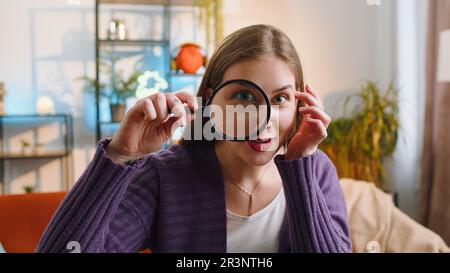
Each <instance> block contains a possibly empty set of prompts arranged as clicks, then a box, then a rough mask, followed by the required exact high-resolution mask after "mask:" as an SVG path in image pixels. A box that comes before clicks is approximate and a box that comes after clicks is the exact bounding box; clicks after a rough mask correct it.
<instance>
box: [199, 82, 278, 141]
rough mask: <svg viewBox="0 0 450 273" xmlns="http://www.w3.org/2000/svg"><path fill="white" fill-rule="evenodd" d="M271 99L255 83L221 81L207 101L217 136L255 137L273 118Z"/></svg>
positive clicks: (207, 110) (245, 139) (244, 138)
mask: <svg viewBox="0 0 450 273" xmlns="http://www.w3.org/2000/svg"><path fill="white" fill-rule="evenodd" d="M270 111H271V107H270V101H269V98H268V97H267V95H266V93H265V92H264V91H263V90H262V88H261V87H259V86H258V85H257V84H255V83H254V82H251V81H248V80H244V79H235V80H229V81H226V82H224V83H222V84H220V85H219V86H218V87H217V88H215V89H214V90H213V93H212V94H211V97H210V98H209V99H208V101H207V102H206V104H205V109H204V115H203V116H207V117H209V122H211V125H212V127H213V128H214V134H215V135H216V137H217V138H216V139H223V140H231V141H247V140H256V139H257V137H258V135H259V134H260V133H261V132H263V131H264V129H265V128H266V126H267V124H268V122H269V120H270Z"/></svg>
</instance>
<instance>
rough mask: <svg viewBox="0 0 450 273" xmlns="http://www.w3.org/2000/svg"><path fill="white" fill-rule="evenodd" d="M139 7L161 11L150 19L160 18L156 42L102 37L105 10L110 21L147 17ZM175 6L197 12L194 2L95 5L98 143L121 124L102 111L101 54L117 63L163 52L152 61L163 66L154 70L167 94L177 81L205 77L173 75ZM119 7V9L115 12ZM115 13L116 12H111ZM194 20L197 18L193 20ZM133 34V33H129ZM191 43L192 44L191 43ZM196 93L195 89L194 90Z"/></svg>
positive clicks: (131, 0)
mask: <svg viewBox="0 0 450 273" xmlns="http://www.w3.org/2000/svg"><path fill="white" fill-rule="evenodd" d="M136 5H145V6H146V7H152V8H155V10H158V11H157V12H155V11H153V12H152V13H151V14H150V13H149V14H148V16H160V18H161V23H162V25H161V26H160V27H161V32H160V33H159V34H160V35H155V36H159V37H157V39H155V38H154V37H139V38H135V39H133V38H131V39H127V40H110V39H107V38H104V37H102V36H103V35H102V34H105V33H106V31H107V28H106V27H104V26H102V25H101V23H102V22H103V21H102V19H104V18H102V17H101V16H102V15H103V16H104V15H105V12H104V11H103V9H104V7H105V6H107V8H108V10H109V11H110V14H109V15H108V17H110V19H112V18H113V17H114V16H117V14H119V15H120V13H121V12H124V13H127V14H130V13H133V12H134V11H135V12H137V13H139V15H140V16H142V15H143V14H144V15H146V16H147V14H146V12H145V10H144V9H140V10H135V9H134V8H133V7H137V6H136ZM175 6H181V7H192V10H193V12H194V11H195V9H194V0H96V5H95V22H96V25H95V36H96V39H95V42H96V46H95V49H96V50H95V51H96V52H95V55H96V75H95V77H96V82H97V88H96V93H95V100H96V139H97V141H99V140H100V139H102V138H104V137H105V136H110V135H112V134H113V133H114V131H115V130H117V128H118V127H119V123H116V122H112V121H110V120H108V119H107V118H105V117H104V116H102V112H104V111H102V109H101V106H100V105H101V101H102V98H101V96H100V95H101V94H100V92H99V88H98V83H99V82H100V80H101V79H102V77H103V76H104V75H103V76H102V73H101V69H100V63H101V61H102V53H104V52H105V51H108V52H109V53H111V55H112V57H111V59H114V56H135V55H136V56H137V55H139V54H144V52H145V53H147V52H151V51H153V50H155V49H157V50H158V51H159V52H160V56H159V57H158V58H160V59H159V60H157V59H156V58H154V59H153V60H156V61H158V62H160V63H161V65H160V66H159V67H158V68H157V69H154V70H156V71H158V72H160V76H161V77H163V78H164V79H165V80H166V81H167V83H168V88H167V90H166V92H170V91H175V90H174V89H173V86H174V80H176V79H180V80H188V79H192V81H193V82H194V81H198V80H199V79H200V78H201V77H202V76H203V75H202V74H195V75H190V74H189V75H184V74H178V73H176V72H174V71H171V67H170V62H171V50H172V49H173V41H171V28H172V25H171V23H172V22H171V21H172V8H173V7H175ZM116 7H117V8H116ZM111 10H113V11H111ZM193 18H195V16H194V17H193ZM129 31H133V30H129ZM189 42H191V41H189ZM111 69H112V70H113V71H115V69H116V68H115V63H114V62H111ZM194 89H196V87H195V88H194Z"/></svg>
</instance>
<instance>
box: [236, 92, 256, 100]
mask: <svg viewBox="0 0 450 273" xmlns="http://www.w3.org/2000/svg"><path fill="white" fill-rule="evenodd" d="M233 98H234V99H237V100H239V101H243V102H249V101H255V99H256V98H255V96H254V95H253V94H252V93H251V92H250V91H248V90H239V91H237V92H236V93H234V95H233Z"/></svg>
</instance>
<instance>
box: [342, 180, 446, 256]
mask: <svg viewBox="0 0 450 273" xmlns="http://www.w3.org/2000/svg"><path fill="white" fill-rule="evenodd" d="M341 186H342V189H343V192H344V196H345V200H346V203H347V211H348V214H349V219H350V235H351V239H352V243H353V251H354V252H450V248H449V247H448V246H447V245H446V244H445V242H444V241H443V239H442V238H441V237H440V236H439V235H437V234H436V233H434V232H433V231H431V230H429V229H427V228H425V227H424V226H422V225H420V224H419V223H417V222H416V221H414V220H413V219H411V218H410V217H409V216H407V215H406V214H405V213H403V212H402V211H401V210H399V209H398V208H397V207H396V206H395V205H394V203H393V201H392V197H391V196H390V195H389V194H386V193H385V192H383V191H382V190H380V189H378V188H376V187H375V186H374V185H373V184H372V183H368V182H365V181H357V180H352V179H347V178H344V179H341Z"/></svg>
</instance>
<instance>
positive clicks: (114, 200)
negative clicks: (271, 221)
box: [36, 140, 352, 252]
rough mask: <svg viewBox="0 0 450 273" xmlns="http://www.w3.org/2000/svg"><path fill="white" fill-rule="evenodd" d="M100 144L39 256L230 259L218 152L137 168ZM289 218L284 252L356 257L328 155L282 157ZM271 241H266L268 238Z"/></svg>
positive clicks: (187, 152)
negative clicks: (76, 251)
mask: <svg viewBox="0 0 450 273" xmlns="http://www.w3.org/2000/svg"><path fill="white" fill-rule="evenodd" d="M109 141H110V140H102V141H100V142H99V144H98V147H97V151H96V153H95V156H94V158H93V160H92V161H91V162H90V164H89V166H88V167H87V169H86V170H85V172H84V173H83V175H82V176H81V177H80V178H79V180H78V181H77V183H76V184H75V185H74V187H73V188H72V190H71V191H70V192H69V193H68V195H67V196H66V197H65V199H64V201H63V202H62V204H61V205H60V207H59V208H58V210H57V211H56V213H55V215H54V216H53V218H52V220H51V222H50V223H49V225H48V226H47V228H46V230H45V232H44V234H43V236H42V238H41V240H40V242H39V245H38V248H37V250H36V251H37V252H68V249H69V248H68V243H69V242H71V241H75V242H78V243H79V246H80V248H81V249H80V250H81V252H138V251H140V250H142V249H145V248H150V249H151V250H152V251H153V252H226V242H227V229H226V203H225V190H224V182H223V176H222V172H221V167H220V163H219V161H218V159H217V157H216V153H215V149H214V145H213V144H212V143H209V144H199V145H197V144H196V145H194V146H192V147H188V148H187V147H184V146H180V145H174V146H172V147H171V148H169V149H168V150H165V151H160V152H158V153H152V154H149V155H147V156H145V157H143V158H141V159H139V160H136V161H134V162H132V163H129V164H116V163H114V162H113V161H112V160H111V159H110V158H109V157H107V156H106V153H105V147H106V146H107V145H108V144H109ZM274 160H275V163H276V166H277V168H278V171H279V172H280V175H281V178H282V180H283V187H284V190H285V194H286V202H287V210H286V211H287V213H286V215H285V218H284V222H283V225H282V229H281V231H280V232H281V234H280V245H279V252H350V251H351V249H352V247H351V241H350V237H349V227H348V218H347V212H346V206H345V201H344V197H343V194H342V190H341V188H340V184H339V180H338V177H337V175H336V170H335V167H334V165H333V164H332V162H331V161H330V160H329V158H328V157H327V156H326V155H325V154H324V153H323V152H321V151H317V152H316V153H314V154H313V155H311V156H307V157H301V158H298V159H296V160H284V158H283V156H281V155H277V156H276V157H275V159H274ZM261 240H264V238H261Z"/></svg>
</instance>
